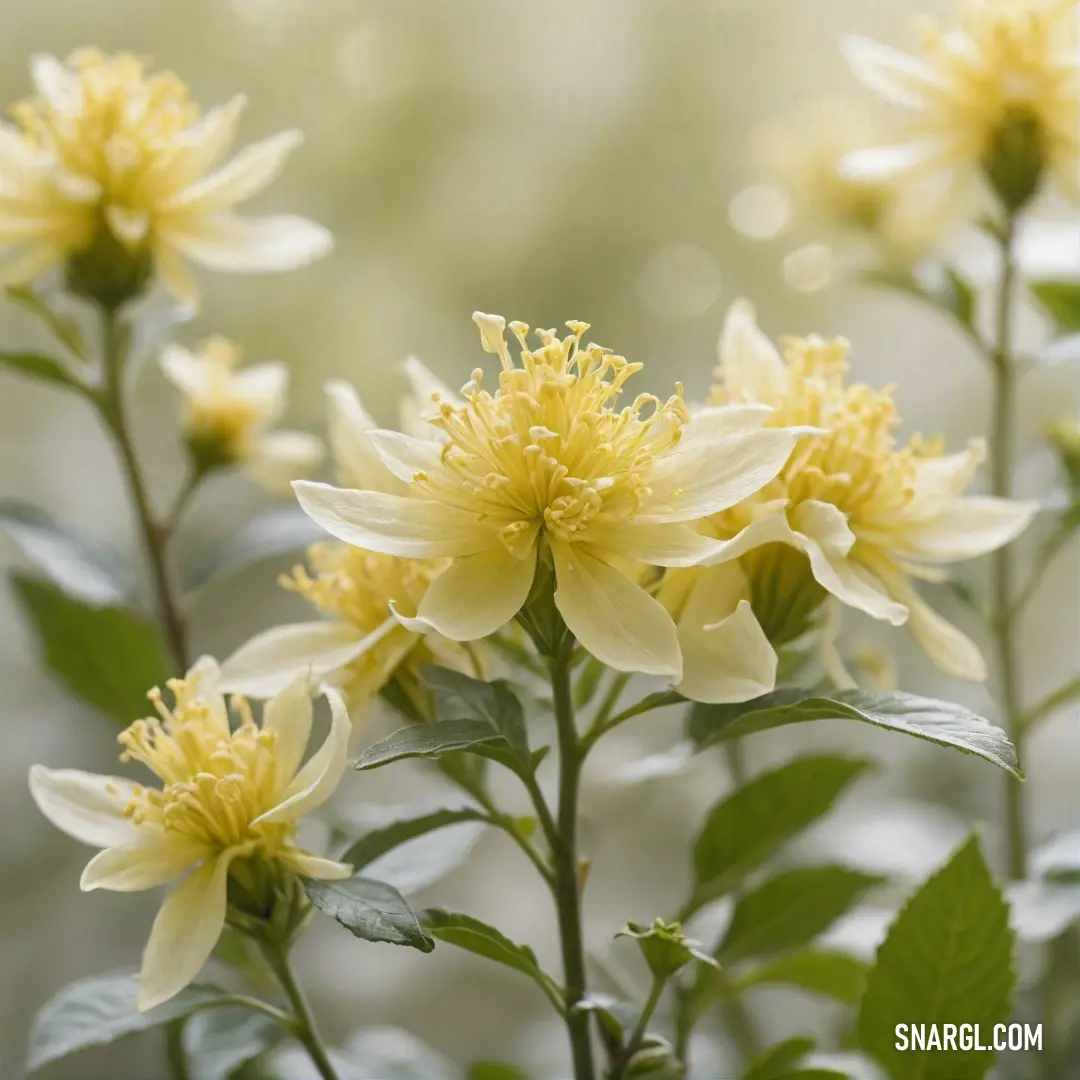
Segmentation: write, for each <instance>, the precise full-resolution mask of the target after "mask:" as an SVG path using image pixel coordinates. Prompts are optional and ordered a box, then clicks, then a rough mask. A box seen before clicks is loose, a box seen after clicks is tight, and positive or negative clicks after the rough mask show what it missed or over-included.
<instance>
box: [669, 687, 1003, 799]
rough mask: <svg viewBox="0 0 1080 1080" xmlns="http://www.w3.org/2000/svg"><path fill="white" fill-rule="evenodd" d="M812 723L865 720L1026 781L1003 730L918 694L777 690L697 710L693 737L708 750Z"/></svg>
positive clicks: (692, 721) (957, 707)
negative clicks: (825, 694) (823, 693)
mask: <svg viewBox="0 0 1080 1080" xmlns="http://www.w3.org/2000/svg"><path fill="white" fill-rule="evenodd" d="M810 720H859V721H862V722H863V723H867V724H873V725H874V726H875V727H880V728H885V729H887V730H889V731H896V732H901V733H903V734H905V735H914V736H915V737H916V738H919V739H926V740H927V741H929V742H932V743H937V744H938V745H939V746H949V747H952V748H954V749H956V750H961V751H963V752H964V753H966V754H974V755H975V756H976V757H981V758H983V760H985V761H989V762H991V763H992V764H994V765H997V766H999V767H1000V768H1002V769H1005V770H1006V772H1010V773H1012V774H1013V776H1016V777H1018V778H1020V779H1023V775H1024V774H1023V773H1022V772H1020V770H1019V768H1018V767H1017V761H1016V750H1015V749H1014V748H1013V745H1012V743H1011V742H1009V739H1008V736H1007V735H1006V734H1005V732H1004V731H1002V730H1001V729H1000V728H997V727H994V725H993V724H991V723H990V722H989V721H987V720H984V719H983V718H982V717H981V716H979V715H977V714H976V713H973V712H972V711H971V710H970V709H966V708H964V706H962V705H954V704H952V703H951V702H948V701H937V700H935V699H933V698H924V697H918V696H917V695H915V694H902V693H898V692H897V693H888V694H885V693H875V692H873V691H869V690H842V691H838V692H837V693H835V694H830V695H829V696H828V697H823V696H820V695H816V694H814V693H813V692H812V691H810V690H802V689H788V690H775V691H773V692H772V693H771V694H765V695H764V696H763V697H759V698H754V699H753V700H752V701H746V702H742V703H741V704H738V705H701V704H699V705H695V706H694V709H693V710H692V712H691V716H690V737H691V738H692V739H693V740H694V741H695V742H696V743H697V744H698V745H699V746H700V747H702V748H704V747H706V746H711V745H712V744H713V743H718V742H723V741H725V740H727V739H737V738H741V737H742V736H744V735H752V734H755V733H757V732H759V731H770V730H772V729H773V728H778V727H785V726H786V725H788V724H803V723H806V722H807V721H810Z"/></svg>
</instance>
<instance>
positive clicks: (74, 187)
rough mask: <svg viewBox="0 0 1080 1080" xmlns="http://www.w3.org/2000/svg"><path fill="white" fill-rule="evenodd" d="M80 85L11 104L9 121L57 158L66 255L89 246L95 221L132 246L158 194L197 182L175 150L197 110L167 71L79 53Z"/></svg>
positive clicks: (130, 59)
mask: <svg viewBox="0 0 1080 1080" xmlns="http://www.w3.org/2000/svg"><path fill="white" fill-rule="evenodd" d="M68 65H69V67H70V68H71V69H72V70H73V71H74V72H75V73H76V75H77V78H78V81H77V84H76V85H75V87H74V88H73V89H72V90H71V91H70V92H57V93H55V94H52V95H50V96H49V97H45V96H44V95H40V94H39V95H37V96H35V97H33V98H30V99H28V100H26V101H23V102H20V103H19V104H17V105H16V106H14V108H13V110H12V112H13V115H14V117H15V120H16V121H17V122H18V124H19V125H20V126H21V127H22V129H23V131H24V132H25V134H26V137H27V139H28V140H29V141H30V142H31V144H32V145H33V146H34V147H35V148H36V149H39V150H42V151H45V152H48V153H49V154H50V155H55V156H56V158H57V159H58V162H59V165H60V167H61V169H62V170H64V173H66V175H67V181H68V183H67V187H66V189H64V190H63V191H62V192H61V194H62V195H64V196H66V199H65V200H64V201H65V202H66V204H67V205H68V207H69V208H70V213H71V215H72V225H71V227H72V229H76V225H78V228H77V229H76V231H74V232H71V233H69V234H68V236H67V238H66V239H67V242H68V244H69V246H70V247H71V248H72V249H76V250H77V249H79V248H82V247H85V246H87V245H89V244H90V242H91V241H92V240H93V237H94V235H95V232H96V231H97V228H98V224H99V219H98V215H99V214H100V213H102V212H103V211H104V212H105V213H107V214H109V215H110V225H111V226H112V229H113V232H114V234H115V235H117V236H118V237H119V238H120V239H122V240H124V241H126V242H129V243H130V244H131V245H132V246H134V245H135V244H137V243H138V242H140V241H141V240H142V239H143V238H144V236H145V233H146V226H147V215H148V214H149V212H151V211H152V210H154V209H155V207H156V205H157V202H158V201H159V199H160V197H161V195H162V192H167V193H168V194H172V193H173V192H175V191H177V190H179V189H180V188H182V187H183V186H185V185H186V184H189V183H191V182H193V181H194V180H195V179H197V178H198V172H192V173H191V175H181V174H180V173H179V172H178V171H177V169H178V168H181V163H180V161H177V160H174V159H175V158H176V151H177V148H178V146H179V145H182V143H183V138H184V134H185V131H186V129H187V128H188V127H189V126H190V125H191V124H192V123H193V122H194V121H195V120H196V119H198V117H199V108H198V105H197V104H195V103H194V102H193V101H192V100H191V99H190V97H189V94H188V89H187V87H186V86H185V85H184V83H183V82H181V81H180V79H178V78H177V77H176V76H175V75H173V74H171V73H169V72H163V73H156V74H153V75H148V74H147V72H146V65H145V62H144V61H142V60H140V59H138V58H137V57H135V56H132V55H130V54H127V53H119V54H117V55H116V56H111V57H110V56H106V55H104V54H103V53H101V52H99V51H97V50H96V49H80V50H79V51H78V52H76V53H74V54H73V55H72V56H71V57H70V58H69V60H68Z"/></svg>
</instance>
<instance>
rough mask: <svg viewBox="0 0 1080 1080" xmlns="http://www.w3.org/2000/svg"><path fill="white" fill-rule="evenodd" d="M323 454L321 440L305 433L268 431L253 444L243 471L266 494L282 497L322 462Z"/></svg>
mask: <svg viewBox="0 0 1080 1080" xmlns="http://www.w3.org/2000/svg"><path fill="white" fill-rule="evenodd" d="M324 452H325V451H324V448H323V442H322V439H320V438H319V437H318V436H317V435H312V434H310V433H309V432H307V431H270V432H267V433H266V434H265V435H262V436H260V438H259V439H258V441H257V442H256V443H255V447H254V450H253V452H252V453H251V455H250V457H248V458H247V459H246V460H245V461H244V472H245V473H246V474H247V475H248V476H250V477H251V479H252V480H254V481H255V482H256V483H257V484H258V485H259V486H260V487H263V488H265V489H266V490H267V491H271V492H275V493H277V494H284V493H285V492H287V491H288V490H289V485H290V484H292V482H293V481H294V480H298V479H300V477H302V476H304V475H305V474H306V473H309V472H311V471H312V470H313V469H314V468H315V467H316V466H317V465H318V464H319V462H320V461H322V459H323V454H324Z"/></svg>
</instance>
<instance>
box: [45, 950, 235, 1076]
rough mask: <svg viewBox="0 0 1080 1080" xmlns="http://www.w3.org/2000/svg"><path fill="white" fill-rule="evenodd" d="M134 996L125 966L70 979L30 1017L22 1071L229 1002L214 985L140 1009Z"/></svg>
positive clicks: (135, 981) (191, 988)
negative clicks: (153, 1006)
mask: <svg viewBox="0 0 1080 1080" xmlns="http://www.w3.org/2000/svg"><path fill="white" fill-rule="evenodd" d="M138 996H139V982H138V976H137V975H135V974H134V973H133V972H130V971H113V972H109V973H107V974H105V975H91V976H90V977H89V978H86V979H79V980H78V981H76V982H73V983H69V984H68V985H67V986H65V987H64V989H63V990H61V991H60V992H59V993H58V994H57V995H56V996H55V997H54V998H52V999H51V1000H50V1001H49V1002H47V1003H46V1004H45V1005H44V1006H42V1008H41V1009H40V1010H39V1011H38V1014H37V1016H35V1017H34V1021H33V1023H32V1025H31V1027H30V1039H29V1048H28V1049H27V1053H26V1071H27V1072H34V1071H35V1070H36V1069H40V1068H41V1067H42V1066H44V1065H48V1064H49V1063H50V1062H52V1061H57V1060H59V1059H60V1058H62V1057H66V1056H67V1055H68V1054H74V1053H76V1052H78V1051H79V1050H87V1049H89V1048H90V1047H92V1046H105V1045H107V1044H108V1043H111V1042H114V1041H115V1040H117V1039H122V1038H123V1037H124V1036H125V1035H134V1034H136V1033H137V1032H139V1031H149V1030H150V1029H151V1028H156V1027H161V1026H162V1025H163V1024H168V1023H170V1022H171V1021H173V1020H180V1019H183V1018H184V1017H186V1016H190V1015H191V1013H192V1012H194V1011H196V1010H197V1009H206V1008H213V1007H214V1006H215V1005H222V1004H227V1003H228V1001H229V997H228V995H226V994H225V993H224V992H223V991H221V990H218V989H217V987H214V986H201V985H198V984H193V985H191V986H188V987H185V988H184V989H183V990H181V991H180V993H179V994H177V995H176V997H174V998H170V999H169V1000H168V1001H166V1002H165V1003H164V1004H163V1005H159V1006H158V1007H157V1008H156V1009H150V1010H149V1011H148V1012H139V1010H138V1008H137V1007H136V1000H137V998H138Z"/></svg>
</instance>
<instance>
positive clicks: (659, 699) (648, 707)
mask: <svg viewBox="0 0 1080 1080" xmlns="http://www.w3.org/2000/svg"><path fill="white" fill-rule="evenodd" d="M625 685H626V684H625V682H624V683H623V684H622V686H620V687H619V689H620V691H621V690H622V687H623V686H625ZM684 700H685V699H684V698H683V697H682V696H681V695H680V694H678V693H676V692H675V691H674V690H657V691H656V692H655V693H652V694H649V695H647V696H646V697H643V698H642V699H641V700H640V701H639V702H637V703H636V704H635V705H631V706H629V708H626V709H623V710H622V712H618V713H616V714H615V715H614V716H611V715H610V710H609V711H608V713H607V714H605V713H604V712H603V711H600V712H599V713H597V717H596V719H595V720H594V721H593V723H592V726H591V727H590V728H589V730H588V731H587V732H586V733H585V735H584V737H583V738H582V740H581V746H582V752H583V753H585V754H587V753H588V752H589V751H590V750H591V749H592V748H593V747H594V746H595V745H596V743H597V742H598V741H599V739H600V738H601V737H602V736H604V735H606V734H607V733H608V732H609V731H614V730H615V728H617V727H618V726H619V725H620V724H625V723H626V721H627V720H632V719H633V718H634V717H635V716H641V715H643V714H644V713H647V712H652V711H653V709H662V708H664V707H665V706H667V705H677V704H678V703H679V702H681V701H684Z"/></svg>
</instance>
